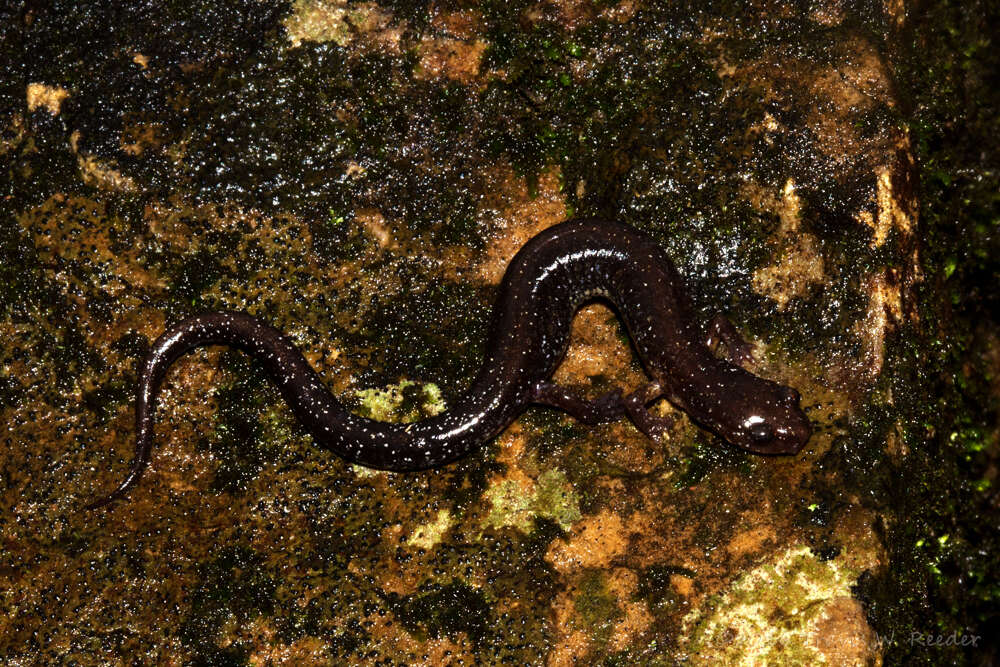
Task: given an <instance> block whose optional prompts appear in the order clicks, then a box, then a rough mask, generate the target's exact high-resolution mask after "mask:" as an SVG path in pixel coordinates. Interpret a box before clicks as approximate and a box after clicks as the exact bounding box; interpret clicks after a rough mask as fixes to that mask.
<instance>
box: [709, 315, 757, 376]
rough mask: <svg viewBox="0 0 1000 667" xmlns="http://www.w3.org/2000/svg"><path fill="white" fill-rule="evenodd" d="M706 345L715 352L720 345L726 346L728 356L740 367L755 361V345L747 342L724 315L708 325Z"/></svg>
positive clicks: (716, 317) (715, 318)
mask: <svg viewBox="0 0 1000 667" xmlns="http://www.w3.org/2000/svg"><path fill="white" fill-rule="evenodd" d="M707 334H708V335H707V336H706V337H705V345H706V346H707V347H708V348H709V349H710V350H712V351H713V352H714V351H715V350H716V349H717V348H718V347H719V343H722V344H723V345H725V346H726V356H728V357H729V360H730V361H731V362H733V363H734V364H736V365H738V366H743V365H745V364H747V363H749V362H751V361H753V345H751V344H750V343H748V342H746V340H745V339H744V338H743V336H741V335H740V332H739V330H738V329H737V328H736V327H734V326H733V323H732V322H730V321H729V320H728V319H726V317H725V316H724V315H722V314H721V313H719V314H718V315H716V316H715V317H713V318H712V320H711V321H710V322H709V323H708V327H707Z"/></svg>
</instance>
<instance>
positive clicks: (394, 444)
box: [89, 219, 811, 508]
mask: <svg viewBox="0 0 1000 667" xmlns="http://www.w3.org/2000/svg"><path fill="white" fill-rule="evenodd" d="M595 298H603V299H606V300H608V301H610V302H611V303H612V304H613V305H614V306H615V307H616V308H617V310H618V312H619V313H620V315H621V317H622V319H624V321H625V324H626V326H627V327H628V332H629V334H630V336H631V337H632V341H633V343H634V345H635V350H636V352H637V353H638V355H639V359H640V360H641V361H642V364H643V366H644V367H645V369H646V372H647V373H648V374H649V376H650V378H651V379H652V382H651V383H650V384H648V385H646V386H645V387H643V388H642V389H640V390H639V391H637V392H635V393H634V394H631V395H629V396H622V395H621V392H612V393H609V394H607V395H605V396H602V397H601V398H598V399H597V400H594V401H586V400H583V399H580V398H578V397H576V396H575V395H573V394H572V393H571V392H569V391H567V390H565V389H563V388H561V387H558V386H556V385H553V384H550V383H549V378H550V377H551V376H552V373H553V372H554V371H555V370H556V367H557V366H559V364H560V362H561V361H562V359H563V356H564V355H565V353H566V347H567V344H568V341H569V331H570V323H571V320H572V319H573V316H574V314H575V313H576V311H577V309H579V307H580V306H581V305H582V304H583V303H584V302H587V301H591V300H593V299H595ZM708 329H709V331H706V330H705V329H704V328H702V327H701V326H700V325H699V324H698V323H697V322H696V321H695V319H694V317H693V314H692V312H691V310H690V308H689V306H688V305H687V299H686V296H685V294H684V291H683V284H682V281H681V278H680V276H679V275H678V273H677V271H676V269H675V268H674V266H673V264H672V263H671V261H670V259H669V258H668V257H667V255H666V254H665V253H664V251H663V250H662V249H661V248H660V247H659V246H658V245H657V244H656V243H655V242H654V241H653V240H652V239H651V238H649V237H648V236H646V235H645V234H642V233H641V232H639V231H637V230H635V229H632V228H631V227H628V226H625V225H622V224H619V223H616V222H611V221H607V220H595V219H586V220H577V221H572V222H566V223H563V224H560V225H556V226H555V227H551V228H549V229H547V230H545V231H544V232H542V233H541V234H539V235H538V236H536V237H535V238H533V239H531V240H530V241H529V242H528V243H527V244H526V245H525V246H524V247H523V248H521V250H520V251H519V252H518V253H517V255H516V256H515V257H514V259H513V260H512V261H511V263H510V266H509V267H507V272H506V274H505V275H504V277H503V283H502V284H501V286H500V298H499V300H498V301H497V303H496V307H495V310H494V315H493V324H492V327H491V329H490V331H491V339H490V341H489V345H488V346H487V350H486V358H485V359H484V361H483V364H482V367H481V368H480V371H479V375H478V376H477V378H476V380H475V382H473V384H472V387H470V388H469V390H468V391H466V392H465V394H463V395H462V396H461V397H460V398H459V399H458V401H457V402H456V403H455V405H454V407H452V409H450V410H448V411H446V412H444V413H442V414H440V415H437V416H435V417H432V418H430V419H426V420H424V421H420V422H416V423H412V424H389V423H384V422H378V421H373V420H371V419H366V418H364V417H358V416H356V415H353V414H351V413H350V412H348V411H347V410H345V409H344V406H343V405H341V403H340V402H338V401H337V399H336V398H334V397H333V395H332V394H331V393H330V392H329V391H328V390H327V389H326V387H325V386H324V385H323V382H322V380H321V379H320V377H319V376H318V375H317V374H316V372H315V371H313V369H312V368H311V367H310V366H309V364H308V363H307V362H306V360H305V358H303V356H302V354H301V353H300V352H299V351H298V350H297V349H296V348H295V346H294V345H293V344H292V342H291V341H290V340H289V339H288V338H287V337H286V336H285V335H284V334H282V333H281V332H280V331H278V330H277V329H275V328H273V327H271V326H268V325H267V324H264V323H263V322H261V321H260V320H258V319H257V318H254V317H251V316H250V315H246V314H242V313H229V312H217V313H206V314H204V315H197V316H195V317H190V318H188V319H186V320H183V321H181V322H179V323H177V324H175V325H174V326H172V327H171V328H170V329H168V330H167V331H166V333H164V334H163V335H162V336H160V338H159V339H157V341H156V342H155V343H154V344H153V347H152V349H151V350H150V351H149V354H148V355H147V357H146V360H145V363H144V364H143V368H142V374H141V376H140V378H139V395H138V398H137V401H136V426H137V431H138V432H137V435H136V446H135V460H134V461H133V463H132V468H131V471H130V473H129V475H128V477H126V479H125V481H123V482H122V483H121V484H120V485H119V486H118V488H117V489H116V490H115V491H114V492H113V493H112V494H111V495H110V496H107V497H106V498H103V499H101V500H98V501H96V502H94V503H92V504H91V505H90V506H89V507H92V508H93V507H100V506H102V505H106V504H108V503H110V502H112V501H114V500H116V499H118V498H120V497H122V496H123V495H124V494H125V492H126V491H128V490H129V489H130V488H131V487H132V486H133V485H135V484H136V482H138V481H139V478H140V477H141V476H142V473H143V471H144V470H145V469H146V465H147V464H148V463H149V457H150V451H151V450H152V446H153V424H154V409H155V406H156V397H157V394H158V392H159V389H160V384H161V382H162V380H163V377H164V375H165V373H166V371H167V369H168V368H169V367H170V365H171V364H172V363H173V362H174V360H176V359H177V358H178V357H179V356H181V355H182V354H183V353H184V352H186V351H188V350H190V349H192V348H194V347H197V346H202V345H210V344H224V345H233V346H236V347H238V348H240V349H242V350H244V351H246V352H247V353H248V354H250V355H251V356H253V357H254V358H255V359H257V360H258V361H260V362H261V363H262V364H264V366H265V367H266V369H267V371H268V373H269V374H270V376H271V378H272V379H273V380H274V381H275V382H276V383H277V385H278V387H279V388H280V390H281V394H282V396H283V397H284V398H285V400H286V401H287V402H288V404H289V405H290V406H291V408H292V410H293V411H294V413H295V415H296V417H297V418H298V419H299V420H300V421H301V422H302V423H303V424H304V425H305V427H306V428H307V429H308V430H309V432H310V433H311V434H312V436H313V438H315V440H316V441H317V442H318V443H319V444H320V445H322V446H323V447H326V448H327V449H330V450H331V451H333V452H334V453H336V454H338V455H339V456H341V457H343V458H345V459H347V460H349V461H353V462H355V463H359V464H361V465H364V466H369V467H372V468H382V469H386V470H396V471H411V470H421V469H425V468H432V467H436V466H441V465H444V464H446V463H449V462H451V461H454V460H455V459H458V458H461V457H463V456H465V455H467V454H468V453H469V452H472V451H474V450H476V449H478V448H479V447H481V446H482V445H483V444H484V443H486V442H488V441H489V440H490V439H492V438H493V437H494V436H496V435H497V434H498V433H500V431H502V430H503V429H504V428H506V427H507V426H508V425H509V424H510V423H511V422H512V421H514V420H515V419H516V418H517V417H518V416H519V415H520V414H521V413H522V412H524V410H525V408H526V407H527V406H528V405H530V404H532V403H538V404H543V405H549V406H554V407H558V408H560V409H562V410H565V411H566V412H568V413H569V414H571V415H573V416H574V417H576V418H577V419H579V420H580V421H582V422H584V423H588V424H596V423H600V422H604V421H610V420H613V419H617V418H619V417H621V416H623V415H627V416H628V417H629V418H631V419H632V421H633V422H634V423H635V424H636V426H638V427H639V429H640V430H642V431H643V432H644V433H646V434H647V435H652V434H653V433H654V432H655V431H657V430H658V429H661V428H663V427H664V423H663V420H661V419H657V418H655V417H652V416H651V415H650V414H649V413H648V412H647V410H646V405H647V404H648V403H650V402H651V401H653V400H655V399H657V398H660V397H665V398H667V399H668V400H669V401H670V402H671V403H673V404H674V405H675V406H677V407H678V408H680V409H681V410H684V411H685V412H686V413H687V414H688V415H689V416H690V417H691V418H692V419H693V420H694V421H696V422H698V423H699V424H701V425H703V426H705V427H707V428H709V429H711V430H712V431H714V432H715V433H717V434H719V435H720V436H722V437H723V438H725V439H726V440H728V441H729V442H730V443H732V444H734V445H738V446H740V447H744V448H746V449H748V450H750V451H751V452H754V453H757V454H795V453H797V452H798V451H799V450H800V449H801V448H802V446H803V445H804V444H805V443H806V441H807V440H808V439H809V435H810V433H811V427H810V425H809V420H808V418H807V417H806V416H805V414H803V412H802V410H801V409H800V408H799V394H798V392H796V391H795V390H794V389H792V388H790V387H785V386H782V385H780V384H776V383H774V382H771V381H769V380H765V379H762V378H759V377H757V376H755V375H752V374H750V373H748V372H747V371H745V370H743V369H742V368H740V367H739V366H738V365H736V364H734V363H731V362H730V361H727V360H724V359H720V358H718V357H716V356H715V355H714V354H713V353H712V349H711V346H712V345H713V339H716V338H718V339H722V341H723V342H725V343H726V346H727V348H728V351H729V355H730V357H731V358H733V359H734V360H739V359H740V358H743V359H745V358H747V357H748V356H749V355H748V353H747V348H746V347H745V345H744V344H743V343H742V341H741V340H740V339H739V336H738V335H737V334H736V332H735V331H734V330H733V329H732V327H731V326H728V325H727V323H725V321H724V320H719V319H717V320H715V321H714V324H713V325H712V326H710V327H708Z"/></svg>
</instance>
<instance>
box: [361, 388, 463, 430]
mask: <svg viewBox="0 0 1000 667" xmlns="http://www.w3.org/2000/svg"><path fill="white" fill-rule="evenodd" d="M355 395H356V396H357V397H358V400H360V401H361V407H360V409H359V410H358V414H360V415H361V416H362V417H368V418H369V419H375V420H377V421H383V422H397V423H404V424H405V423H409V422H414V421H418V420H420V419H425V418H426V417H433V416H434V415H437V414H440V413H442V412H444V410H445V407H446V406H445V403H444V400H443V399H442V398H441V389H439V388H438V386H437V385H436V384H433V383H427V384H420V383H417V382H413V381H412V380H403V381H402V382H400V383H399V384H392V385H389V386H387V387H386V388H385V389H362V390H360V391H357V392H355Z"/></svg>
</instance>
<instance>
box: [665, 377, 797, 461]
mask: <svg viewBox="0 0 1000 667" xmlns="http://www.w3.org/2000/svg"><path fill="white" fill-rule="evenodd" d="M726 365H727V366H729V365H728V364H726ZM717 377H718V379H719V380H720V381H718V382H713V383H710V385H709V386H704V385H702V386H701V387H700V390H698V388H695V387H691V389H694V391H693V392H692V393H688V392H685V394H687V396H685V400H684V403H685V405H684V407H685V409H686V410H687V412H688V414H689V415H690V416H691V417H692V418H694V420H695V421H698V422H701V423H702V424H704V425H706V426H708V427H709V428H710V429H712V430H713V431H715V432H716V433H718V434H719V435H720V436H722V437H723V438H725V439H726V440H727V441H729V442H730V443H732V444H734V445H737V446H738V447H742V448H743V449H746V450H749V451H751V452H753V453H755V454H797V453H798V452H799V450H801V449H802V447H803V446H804V445H805V444H806V441H808V440H809V436H810V435H811V434H812V426H811V425H810V423H809V418H808V417H806V415H805V413H804V412H803V411H802V408H800V407H799V399H800V397H799V392H797V391H795V390H794V389H792V388H791V387H786V386H784V385H780V384H778V383H776V382H771V381H770V380H765V379H763V378H759V377H757V376H755V375H752V374H750V373H748V372H746V371H744V370H743V369H742V368H739V367H736V366H729V368H727V369H726V370H725V372H724V373H723V374H721V375H720V376H717Z"/></svg>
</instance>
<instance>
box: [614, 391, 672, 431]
mask: <svg viewBox="0 0 1000 667" xmlns="http://www.w3.org/2000/svg"><path fill="white" fill-rule="evenodd" d="M662 395H663V388H662V387H661V386H660V385H659V383H657V382H652V383H650V384H647V385H646V386H644V387H641V388H639V389H637V390H636V391H634V392H632V393H631V394H629V395H628V396H626V397H625V399H624V401H623V403H624V405H625V412H626V414H628V417H629V419H631V420H632V423H633V424H635V427H636V428H637V429H639V430H640V431H641V432H642V433H643V434H645V436H646V437H647V438H650V439H652V440H657V439H658V438H659V437H660V436H662V435H663V434H664V433H666V432H667V431H669V430H670V429H671V428H672V427H673V425H674V424H675V423H676V422H677V417H676V416H675V415H667V416H666V417H658V416H655V415H652V414H650V413H649V408H647V407H646V406H647V404H648V403H649V402H650V401H653V400H656V399H657V398H660V397H661V396H662Z"/></svg>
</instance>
